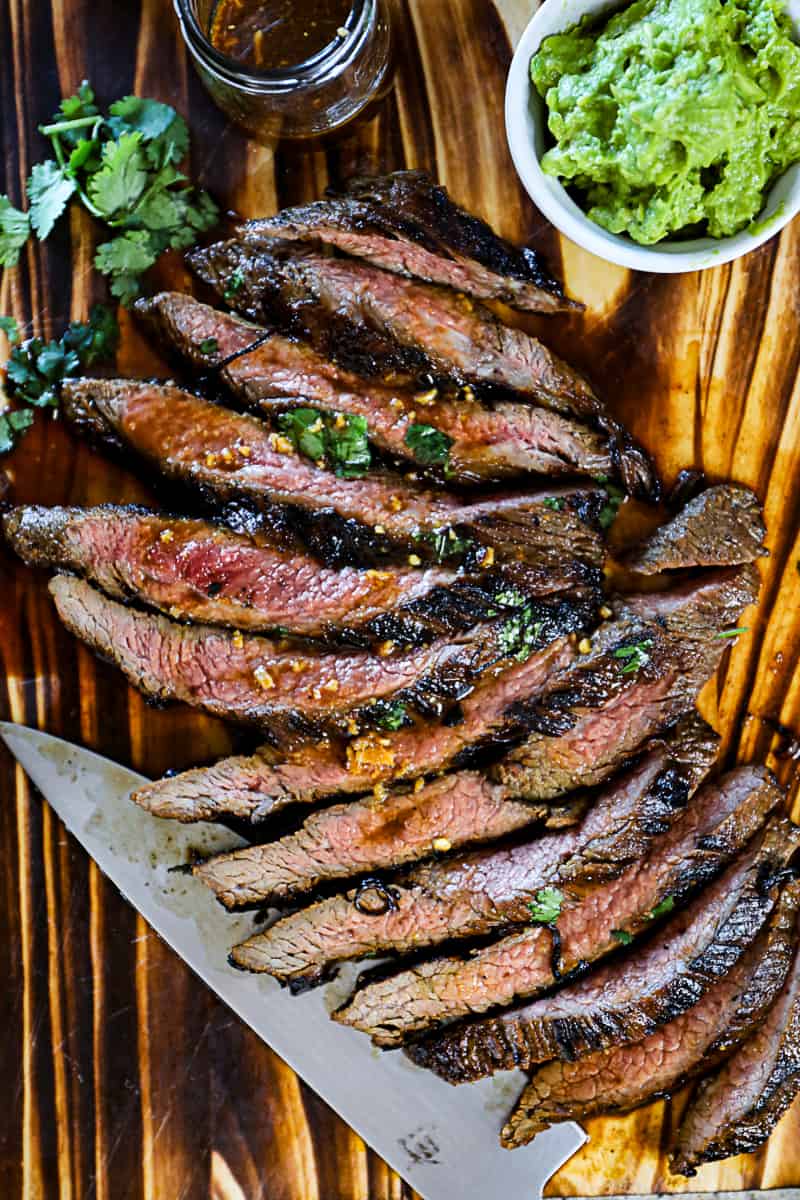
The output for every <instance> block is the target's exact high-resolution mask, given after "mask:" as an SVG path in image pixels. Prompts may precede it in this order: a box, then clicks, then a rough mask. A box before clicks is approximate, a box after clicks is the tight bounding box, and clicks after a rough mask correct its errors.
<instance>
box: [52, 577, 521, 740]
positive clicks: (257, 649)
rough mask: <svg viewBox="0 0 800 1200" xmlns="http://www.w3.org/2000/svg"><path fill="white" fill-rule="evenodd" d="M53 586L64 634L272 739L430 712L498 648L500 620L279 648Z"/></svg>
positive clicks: (463, 687) (466, 683) (174, 696)
mask: <svg viewBox="0 0 800 1200" xmlns="http://www.w3.org/2000/svg"><path fill="white" fill-rule="evenodd" d="M50 591H51V594H52V596H53V599H54V600H55V603H56V609H57V611H58V614H59V616H60V617H61V620H62V621H63V622H64V624H65V625H66V627H67V628H68V629H69V630H70V632H71V633H74V634H75V635H76V636H77V637H79V638H80V639H81V640H82V641H84V642H85V643H86V644H87V645H88V646H90V647H91V649H93V650H94V651H95V653H97V654H99V655H101V656H102V657H104V658H106V659H108V660H109V661H110V662H113V663H114V664H115V665H116V666H117V667H119V668H120V670H121V671H122V672H123V674H124V675H125V677H126V678H127V679H128V681H129V682H130V683H131V684H132V685H133V686H134V687H136V688H138V689H139V691H141V692H142V693H143V694H144V695H145V696H148V697H149V698H151V699H153V700H155V701H159V702H164V701H168V700H177V701H183V702H184V703H186V704H190V705H192V706H193V707H195V708H201V709H203V710H204V711H205V712H208V713H211V714H213V715H215V716H219V717H225V718H227V719H228V720H231V721H238V722H240V723H243V724H251V725H256V726H258V727H259V728H261V729H263V730H264V731H268V733H269V735H270V737H271V738H272V739H273V740H275V741H278V742H279V741H281V740H283V739H290V740H291V738H293V737H294V738H299V737H313V736H319V735H320V734H321V733H325V732H342V733H343V732H346V731H347V730H348V728H349V726H350V725H351V723H352V722H353V721H354V719H360V720H362V721H365V722H367V723H369V722H370V721H374V722H375V723H380V722H381V721H382V720H385V719H386V717H387V715H388V714H389V713H391V712H392V711H393V709H392V705H393V704H395V703H400V704H402V705H408V707H409V708H412V709H413V708H416V709H417V710H420V711H423V712H426V713H431V712H432V713H437V712H438V711H440V710H443V709H444V708H445V707H446V705H447V704H449V703H450V702H452V701H453V700H457V699H458V698H459V696H460V695H462V694H464V693H465V692H467V691H469V690H470V689H471V687H472V686H473V683H474V680H475V678H476V676H477V675H478V674H479V673H480V672H481V670H482V669H484V668H485V667H487V666H488V667H489V668H490V669H491V668H493V667H494V666H495V665H496V664H497V661H498V659H499V658H501V657H502V656H503V653H504V651H503V648H502V643H503V634H504V630H505V625H506V623H505V622H498V623H496V624H495V625H494V626H487V627H484V628H481V629H478V630H475V631H473V634H472V636H470V637H464V638H457V639H450V640H446V641H444V642H435V643H433V644H432V645H430V646H426V647H423V648H422V649H417V650H413V651H409V652H406V653H400V654H396V655H393V656H391V655H386V656H381V655H378V654H369V653H364V652H362V651H353V652H349V653H348V652H340V653H332V652H329V651H326V650H320V649H318V648H316V647H314V648H306V647H304V648H302V649H299V650H298V649H294V650H293V649H291V648H286V649H284V648H281V643H279V642H275V641H271V640H269V639H268V638H264V637H258V636H255V635H252V634H244V635H243V634H242V633H241V632H240V631H238V630H234V631H229V630H222V629H217V628H214V627H212V626H206V625H191V626H187V625H179V624H176V623H174V622H172V621H169V620H167V619H166V618H165V617H162V616H160V615H157V614H153V613H146V612H140V611H138V610H136V609H133V608H129V607H127V606H125V605H123V604H119V603H118V602H117V601H115V600H110V599H108V598H107V597H106V596H104V595H103V594H102V592H99V591H97V590H96V589H95V588H93V587H92V586H91V585H90V584H88V583H86V582H85V581H84V580H79V579H75V578H72V577H69V576H63V575H62V576H57V577H56V578H55V579H53V580H52V581H51V584H50ZM511 649H512V652H513V646H512V647H511Z"/></svg>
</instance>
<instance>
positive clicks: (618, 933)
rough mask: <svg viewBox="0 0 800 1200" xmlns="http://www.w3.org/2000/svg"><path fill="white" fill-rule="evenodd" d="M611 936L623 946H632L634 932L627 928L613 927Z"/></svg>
mask: <svg viewBox="0 0 800 1200" xmlns="http://www.w3.org/2000/svg"><path fill="white" fill-rule="evenodd" d="M611 936H612V937H613V938H614V939H615V941H617V942H619V944H620V945H621V946H630V944H631V942H632V941H633V934H632V933H628V931H627V929H612V930H611Z"/></svg>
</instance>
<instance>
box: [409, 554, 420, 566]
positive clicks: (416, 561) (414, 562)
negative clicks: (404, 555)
mask: <svg viewBox="0 0 800 1200" xmlns="http://www.w3.org/2000/svg"><path fill="white" fill-rule="evenodd" d="M408 565H409V566H410V567H421V566H422V559H421V558H420V556H419V555H418V554H409V556H408Z"/></svg>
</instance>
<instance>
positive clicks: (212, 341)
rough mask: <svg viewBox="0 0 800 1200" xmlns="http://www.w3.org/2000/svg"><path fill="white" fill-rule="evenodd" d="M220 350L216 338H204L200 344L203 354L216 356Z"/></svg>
mask: <svg viewBox="0 0 800 1200" xmlns="http://www.w3.org/2000/svg"><path fill="white" fill-rule="evenodd" d="M218 350H219V342H218V341H217V339H216V338H215V337H209V338H203V340H202V342H201V343H200V353H201V354H216V353H217V351H218Z"/></svg>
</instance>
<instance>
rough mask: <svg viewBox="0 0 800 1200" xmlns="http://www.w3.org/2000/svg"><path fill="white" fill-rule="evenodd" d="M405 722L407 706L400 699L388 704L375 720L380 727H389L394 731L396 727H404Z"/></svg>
mask: <svg viewBox="0 0 800 1200" xmlns="http://www.w3.org/2000/svg"><path fill="white" fill-rule="evenodd" d="M405 723H406V706H405V704H401V703H400V702H399V701H396V702H395V703H394V704H390V705H388V706H387V707H386V708H385V709H384V710H383V712H382V713H381V714H380V716H379V717H377V718H376V721H375V724H376V725H377V726H378V727H379V728H380V729H389V730H391V731H392V732H394V731H395V730H396V729H402V727H403V726H404V725H405Z"/></svg>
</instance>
